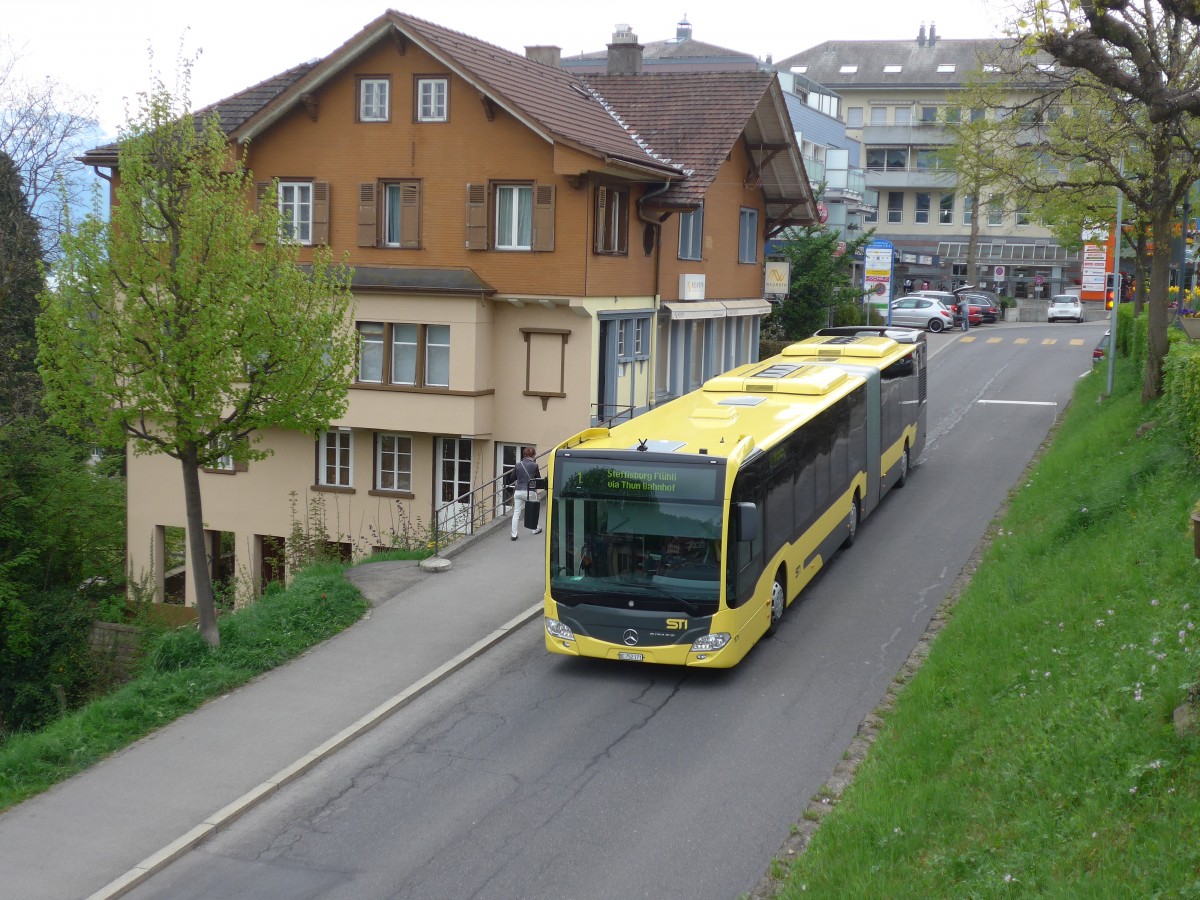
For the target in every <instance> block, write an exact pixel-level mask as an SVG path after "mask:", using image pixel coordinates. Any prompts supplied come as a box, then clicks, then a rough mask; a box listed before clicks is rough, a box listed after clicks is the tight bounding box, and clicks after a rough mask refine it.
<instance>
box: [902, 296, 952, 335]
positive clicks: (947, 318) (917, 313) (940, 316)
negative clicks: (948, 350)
mask: <svg viewBox="0 0 1200 900" xmlns="http://www.w3.org/2000/svg"><path fill="white" fill-rule="evenodd" d="M892 324H893V325H905V326H907V327H909V328H928V329H929V330H930V331H942V330H943V329H946V328H951V327H953V325H954V313H953V312H952V311H951V310H950V309H949V308H948V307H947V306H946V305H945V304H944V303H943V302H942V301H941V300H939V299H938V298H936V297H928V296H925V295H923V294H913V295H911V296H908V297H901V298H900V299H899V300H895V301H893V302H892Z"/></svg>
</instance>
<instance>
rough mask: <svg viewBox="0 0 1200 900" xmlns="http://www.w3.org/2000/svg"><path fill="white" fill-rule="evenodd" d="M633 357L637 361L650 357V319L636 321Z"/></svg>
mask: <svg viewBox="0 0 1200 900" xmlns="http://www.w3.org/2000/svg"><path fill="white" fill-rule="evenodd" d="M633 324H634V327H633V355H634V357H635V358H637V359H646V358H647V357H649V355H650V345H649V344H648V343H647V341H648V340H649V335H650V320H649V319H634V323H633Z"/></svg>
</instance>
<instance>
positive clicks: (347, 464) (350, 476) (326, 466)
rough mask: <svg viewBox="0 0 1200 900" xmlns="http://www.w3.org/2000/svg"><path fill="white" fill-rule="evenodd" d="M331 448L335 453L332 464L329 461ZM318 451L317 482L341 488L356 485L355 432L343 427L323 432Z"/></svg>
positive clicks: (325, 485) (324, 485) (323, 485)
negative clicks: (345, 429)
mask: <svg viewBox="0 0 1200 900" xmlns="http://www.w3.org/2000/svg"><path fill="white" fill-rule="evenodd" d="M331 450H332V451H333V453H334V462H333V464H332V465H330V463H329V453H330V451H331ZM318 453H319V457H318V460H317V484H319V485H321V486H322V487H340V488H348V487H353V486H354V432H352V431H342V430H341V429H337V430H332V431H325V432H322V434H321V440H320V446H319V450H318ZM343 455H344V457H345V459H344V461H343V460H342V457H343Z"/></svg>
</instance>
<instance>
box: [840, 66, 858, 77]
mask: <svg viewBox="0 0 1200 900" xmlns="http://www.w3.org/2000/svg"><path fill="white" fill-rule="evenodd" d="M857 72H858V66H842V67H841V68H840V69H838V73H839V74H841V75H854V74H855V73H857Z"/></svg>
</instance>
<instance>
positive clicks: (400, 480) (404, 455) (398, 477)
mask: <svg viewBox="0 0 1200 900" xmlns="http://www.w3.org/2000/svg"><path fill="white" fill-rule="evenodd" d="M389 442H392V443H393V446H392V447H391V448H388V449H385V445H386V444H387V443H389ZM389 457H390V459H391V462H390V464H388V465H387V466H386V468H385V464H384V463H385V459H387V458H389ZM412 457H413V446H412V435H410V434H400V433H398V432H392V431H379V432H376V434H375V490H377V491H395V492H396V493H406V494H407V493H412ZM406 462H407V468H405V467H404V464H405V463H406ZM385 478H388V479H390V480H391V485H390V486H388V485H386V484H385V483H384V481H385Z"/></svg>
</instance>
